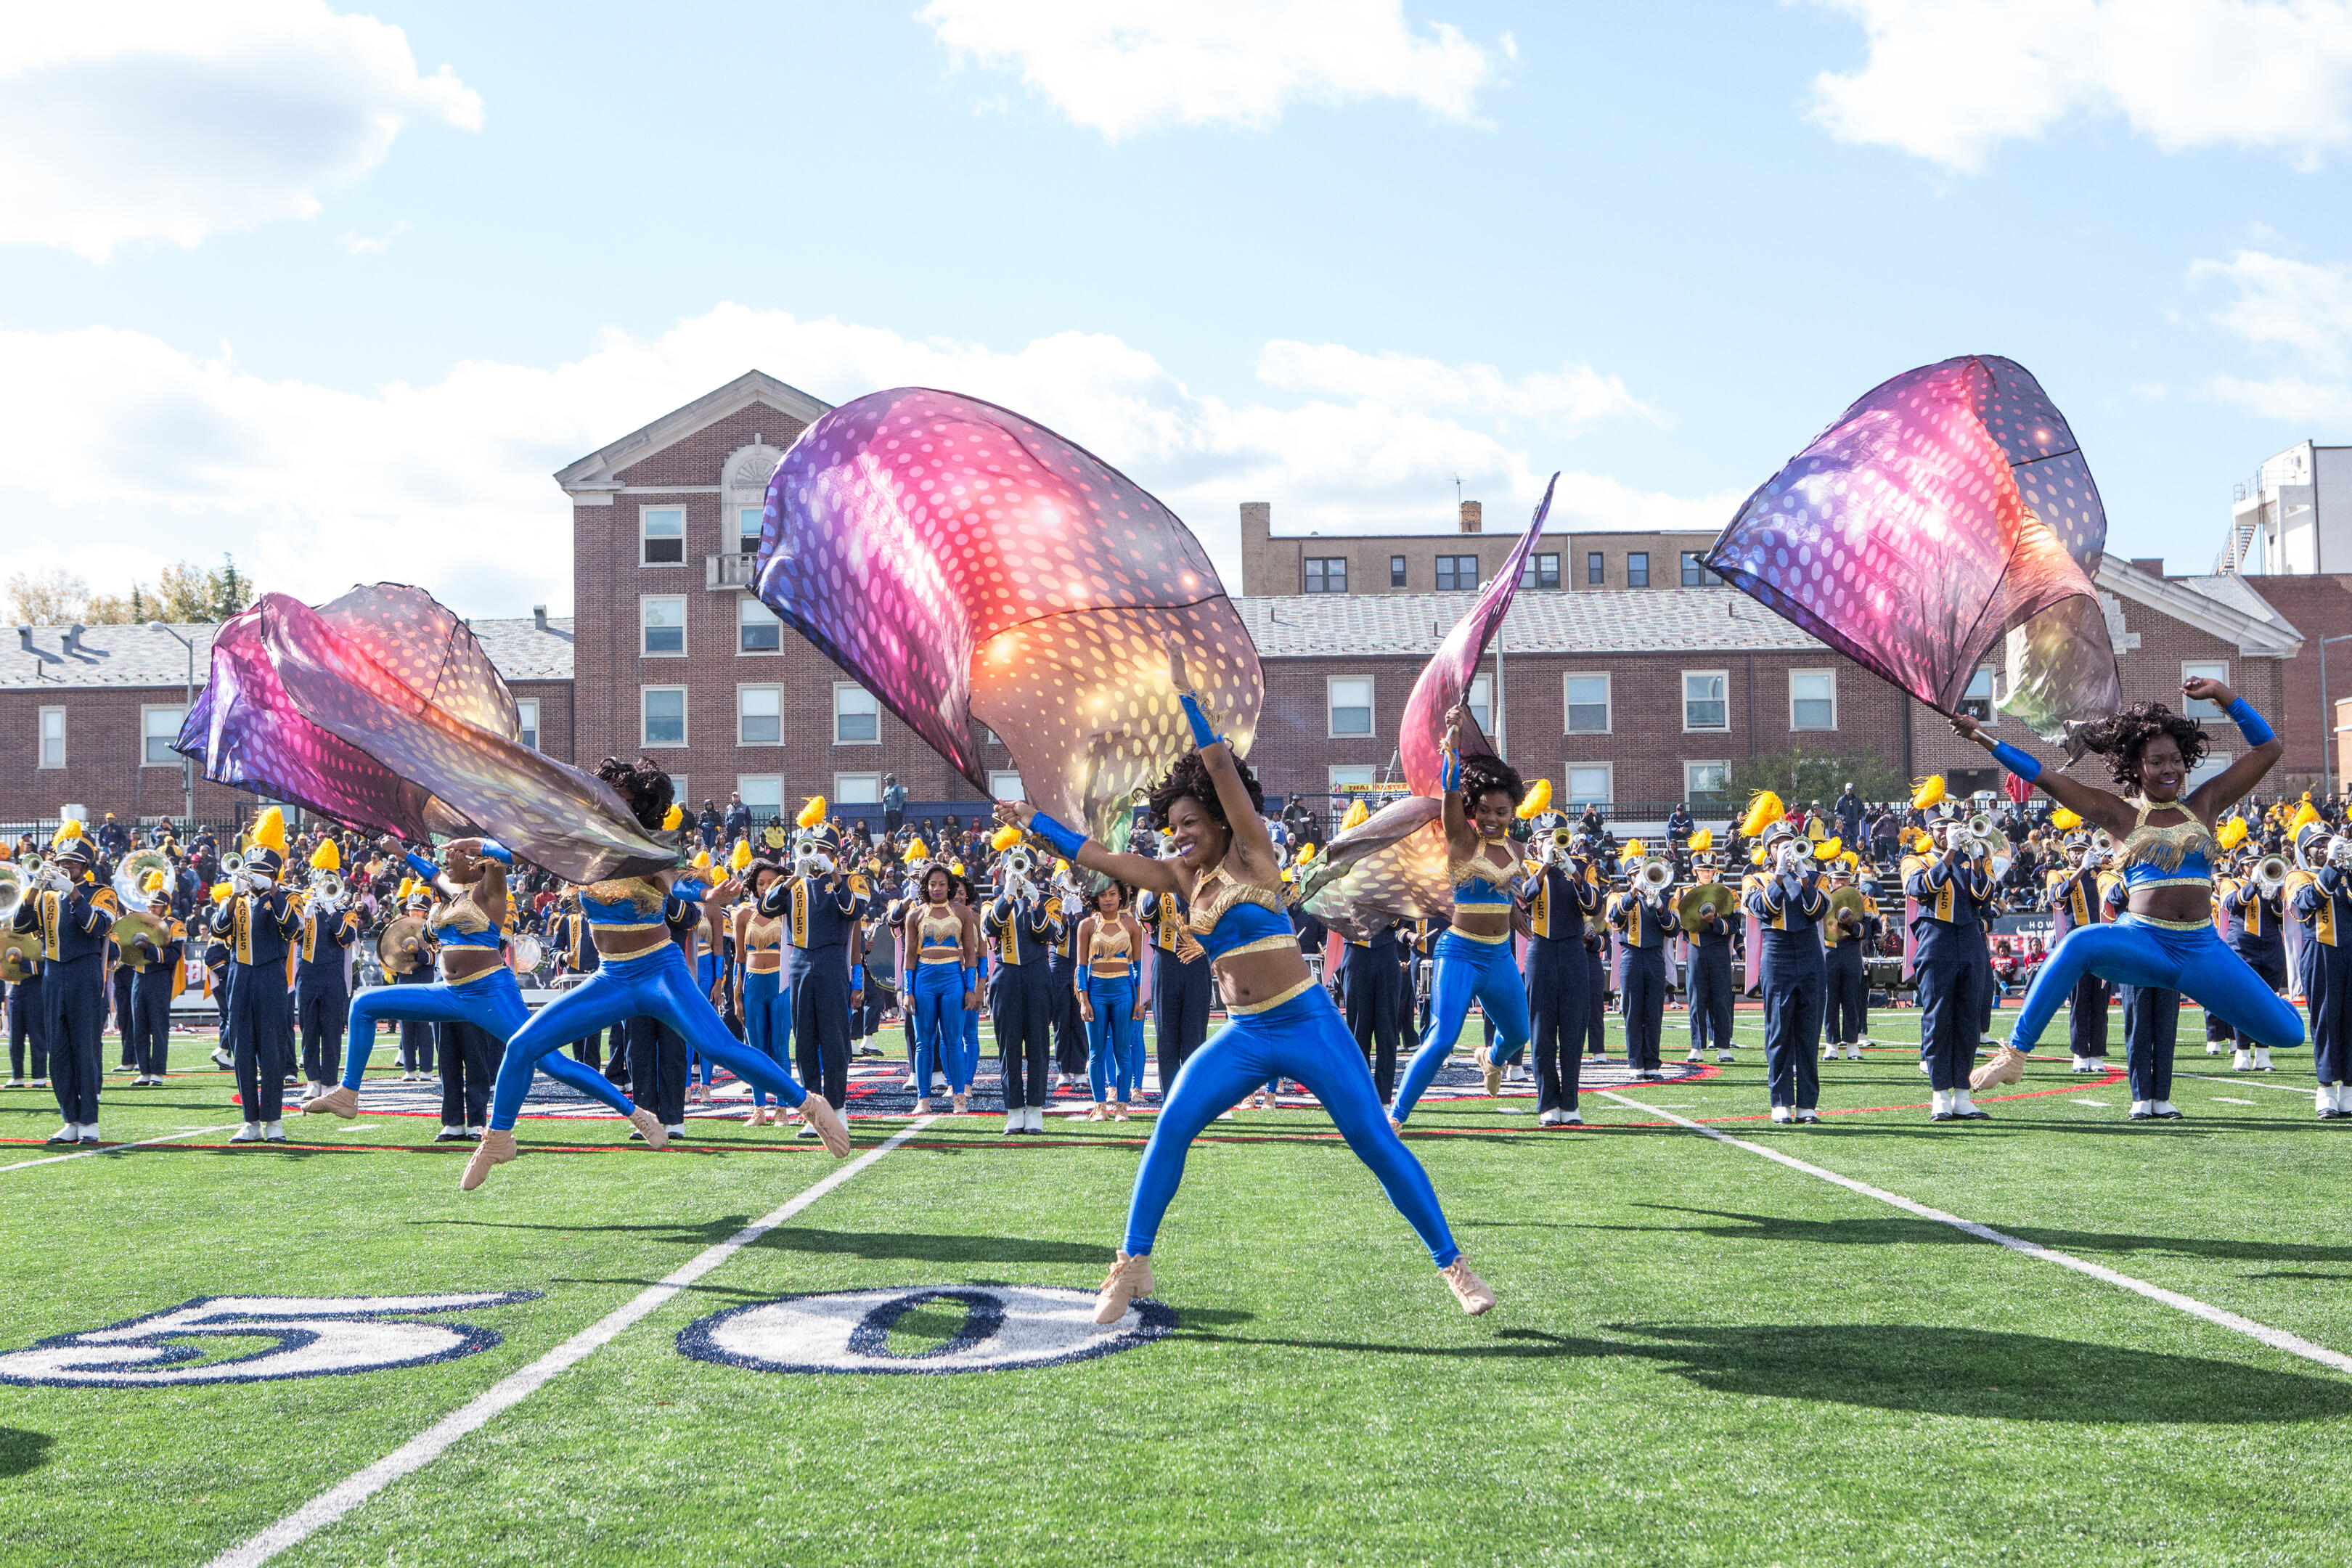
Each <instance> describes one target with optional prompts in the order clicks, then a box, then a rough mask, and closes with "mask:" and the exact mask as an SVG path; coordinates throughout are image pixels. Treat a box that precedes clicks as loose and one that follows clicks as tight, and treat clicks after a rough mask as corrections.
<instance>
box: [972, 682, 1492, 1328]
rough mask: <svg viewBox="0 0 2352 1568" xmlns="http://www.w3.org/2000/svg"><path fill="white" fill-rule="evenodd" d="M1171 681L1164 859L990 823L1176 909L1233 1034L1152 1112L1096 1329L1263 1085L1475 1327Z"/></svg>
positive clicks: (1250, 833) (1146, 1265)
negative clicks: (1172, 724)
mask: <svg viewBox="0 0 2352 1568" xmlns="http://www.w3.org/2000/svg"><path fill="white" fill-rule="evenodd" d="M1175 678H1176V688H1177V692H1178V700H1180V701H1181V704H1182V705H1183V709H1184V714H1185V717H1186V718H1187V720H1189V721H1190V722H1191V724H1192V738H1193V741H1194V742H1195V744H1194V749H1192V751H1189V752H1185V753H1184V754H1183V755H1182V756H1181V757H1180V758H1178V759H1177V762H1176V764H1175V766H1174V767H1173V768H1172V769H1171V770H1170V772H1169V773H1168V775H1167V777H1165V778H1164V779H1162V780H1161V781H1160V784H1159V785H1158V786H1157V787H1156V788H1155V789H1153V790H1152V791H1151V796H1150V813H1151V821H1152V826H1155V827H1159V828H1162V829H1164V830H1166V831H1168V832H1169V833H1171V834H1172V835H1173V836H1174V838H1175V847H1176V854H1175V857H1174V858H1172V859H1167V860H1155V859H1153V858H1150V857H1149V856H1144V855H1124V854H1114V853H1113V852H1111V851H1110V850H1108V849H1107V848H1105V847H1103V846H1101V845H1099V844H1097V843H1095V842H1094V841H1093V840H1091V839H1089V838H1087V836H1086V835H1085V834H1083V833H1081V832H1079V831H1078V830H1077V829H1076V828H1073V827H1068V826H1064V825H1063V824H1061V823H1059V822H1056V821H1055V820H1054V819H1053V818H1052V817H1050V816H1046V815H1045V814H1044V813H1043V812H1040V811H1038V810H1037V809H1036V808H1035V807H1034V806H1032V805H1029V803H1028V802H1026V801H1002V802H999V803H998V805H997V807H996V814H997V816H998V817H999V819H1001V820H1003V821H1004V822H1009V823H1013V824H1015V825H1017V826H1022V827H1025V828H1027V829H1029V830H1030V831H1032V832H1034V833H1035V834H1037V835H1038V836H1039V837H1042V838H1044V839H1045V840H1046V842H1048V843H1050V844H1051V845H1053V847H1055V850H1056V851H1057V852H1059V853H1060V854H1062V855H1065V856H1066V857H1068V858H1069V859H1070V860H1071V862H1072V863H1073V864H1076V865H1078V866H1082V867H1084V868H1086V869H1087V870H1089V871H1096V872H1099V873H1101V874H1102V875H1104V876H1107V877H1111V878H1114V879H1117V880H1118V881H1121V882H1123V883H1126V884H1127V885H1128V886H1129V887H1134V888H1140V889H1151V890H1152V891H1155V892H1158V893H1160V894H1162V895H1163V896H1165V895H1170V894H1175V895H1181V897H1182V898H1183V899H1184V900H1186V901H1187V903H1188V904H1189V905H1190V906H1191V910H1192V914H1191V921H1192V931H1193V934H1194V935H1195V936H1197V937H1198V938H1199V939H1200V942H1201V945H1202V947H1203V948H1205V949H1206V950H1207V951H1208V953H1209V956H1210V959H1211V961H1212V962H1213V963H1214V964H1215V966H1216V969H1217V973H1218V976H1219V978H1220V979H1221V980H1222V982H1223V988H1224V994H1225V999H1226V1003H1225V1005H1226V1012H1227V1014H1228V1016H1229V1018H1230V1021H1229V1022H1228V1023H1227V1024H1226V1025H1225V1026H1224V1027H1223V1028H1222V1029H1220V1030H1218V1031H1217V1033H1216V1034H1215V1035H1213V1037H1210V1039H1209V1042H1208V1043H1207V1044H1206V1045H1204V1046H1202V1047H1201V1048H1200V1049H1199V1050H1198V1051H1195V1052H1194V1053H1193V1054H1192V1057H1191V1058H1190V1059H1188V1060H1187V1061H1186V1062H1185V1063H1184V1066H1183V1068H1182V1070H1181V1071H1180V1072H1179V1073H1178V1074H1177V1075H1176V1081H1175V1083H1174V1084H1173V1085H1171V1086H1170V1088H1169V1089H1168V1090H1167V1095H1166V1099H1165V1100H1163V1101H1162V1102H1161V1105H1160V1116H1159V1119H1158V1121H1156V1122H1155V1123H1154V1124H1153V1126H1152V1130H1151V1141H1150V1143H1149V1144H1147V1145H1146V1146H1145V1148H1144V1151H1143V1163H1142V1166H1141V1168H1140V1169H1139V1170H1138V1171H1137V1173H1136V1177H1135V1192H1134V1195H1133V1197H1132V1199H1131V1200H1130V1201H1129V1207H1128V1216H1127V1236H1126V1239H1125V1241H1124V1243H1123V1244H1122V1245H1121V1247H1120V1248H1119V1251H1118V1257H1117V1258H1115V1259H1114V1260H1113V1262H1112V1264H1111V1268H1110V1275H1109V1278H1108V1279H1105V1280H1104V1281H1103V1288H1102V1292H1101V1294H1100V1295H1099V1296H1098V1297H1097V1299H1096V1302H1095V1321H1097V1322H1098V1323H1111V1322H1117V1321H1118V1319H1119V1318H1120V1316H1121V1315H1123V1314H1124V1313H1125V1312H1126V1311H1127V1309H1128V1303H1129V1301H1130V1300H1133V1299H1134V1298H1136V1297H1138V1296H1148V1295H1150V1294H1151V1291H1152V1289H1153V1283H1152V1276H1151V1244H1152V1240H1153V1238H1154V1237H1155V1236H1157V1234H1158V1233H1159V1229H1160V1216H1161V1215H1163V1214H1165V1213H1166V1212H1167V1208H1168V1205H1169V1202H1170V1200H1171V1199H1172V1198H1173V1197H1174V1196H1175V1195H1176V1187H1177V1184H1178V1183H1179V1182H1181V1180H1182V1178H1183V1174H1184V1157H1185V1153H1186V1152H1187V1151H1188V1150H1190V1148H1191V1147H1192V1140H1193V1139H1194V1138H1196V1137H1198V1136H1199V1135H1200V1133H1201V1131H1202V1129H1203V1128H1205V1127H1207V1126H1208V1124H1209V1123H1210V1121H1212V1120H1213V1119H1214V1118H1215V1117H1216V1116H1217V1115H1218V1114H1219V1113H1220V1112H1222V1111H1223V1110H1226V1109H1227V1108H1228V1107H1230V1106H1233V1105H1234V1104H1236V1103H1238V1102H1239V1101H1240V1100H1241V1099H1242V1097H1243V1096H1244V1095H1245V1094H1247V1093H1249V1092H1250V1090H1251V1089H1255V1087H1257V1086H1258V1085H1260V1084H1262V1083H1264V1082H1265V1081H1266V1079H1268V1078H1270V1077H1272V1076H1274V1075H1275V1074H1276V1073H1279V1074H1281V1075H1282V1076H1283V1077H1285V1078H1290V1079H1297V1081H1299V1082H1300V1083H1303V1084H1305V1085H1306V1086H1307V1090H1308V1092H1310V1093H1312V1094H1313V1095H1314V1096H1315V1097H1316V1099H1317V1100H1320V1101H1321V1102H1322V1105H1323V1108H1324V1110H1326V1112H1328V1114H1329V1116H1330V1118H1331V1120H1332V1121H1333V1122H1334V1123H1336V1124H1337V1125H1338V1127H1339V1133H1340V1136H1342V1137H1344V1138H1345V1139H1347V1141H1348V1146H1349V1148H1350V1149H1352V1150H1354V1151H1355V1152H1356V1155H1357V1157H1358V1158H1359V1159H1360V1160H1362V1161H1363V1162H1364V1163H1366V1164H1367V1165H1370V1167H1371V1168H1372V1173H1373V1174H1375V1175H1376V1176H1378V1177H1379V1178H1380V1182H1381V1186H1382V1187H1383V1188H1385V1189H1386V1190H1387V1192H1388V1194H1389V1200H1390V1201H1391V1203H1393V1204H1395V1205H1396V1206H1397V1208H1398V1209H1399V1211H1401V1212H1402V1214H1403V1215H1404V1216H1405V1219H1406V1221H1407V1222H1408V1223H1409V1224H1411V1225H1412V1227H1413V1230H1414V1231H1415V1232H1416V1233H1417V1234H1418V1235H1419V1236H1420V1237H1421V1239H1422V1240H1423V1242H1424V1243H1425V1244H1427V1246H1428V1247H1429V1253H1430V1257H1431V1258H1432V1260H1433V1261H1434V1262H1435V1263H1436V1265H1437V1267H1438V1269H1439V1271H1440V1273H1441V1274H1442V1275H1443V1276H1444V1280H1445V1283H1446V1285H1447V1286H1448V1288H1450V1289H1452V1290H1453V1292H1454V1299H1455V1300H1458V1301H1460V1302H1461V1303H1462V1309H1463V1310H1465V1311H1466V1312H1469V1313H1470V1314H1472V1315H1473V1316H1475V1315H1476V1314H1478V1313H1481V1312H1484V1311H1486V1310H1487V1309H1488V1308H1490V1307H1492V1306H1493V1305H1494V1304H1495V1293H1494V1292H1493V1291H1492V1290H1489V1289H1487V1288H1486V1282H1485V1281H1483V1280H1481V1279H1479V1278H1478V1276H1477V1275H1476V1274H1475V1273H1473V1272H1472V1271H1471V1268H1470V1261H1469V1259H1468V1258H1465V1257H1463V1255H1462V1249H1461V1248H1460V1247H1457V1246H1455V1245H1454V1235H1453V1232H1452V1231H1450V1230H1449V1229H1448V1228H1447V1227H1446V1224H1445V1215H1444V1212H1443V1211H1442V1210H1441V1209H1440V1208H1439V1206H1438V1203H1437V1194H1436V1191H1435V1190H1434V1189H1433V1188H1432V1187H1431V1185H1430V1184H1429V1174H1428V1173H1427V1172H1425V1171H1423V1169H1422V1167H1421V1162H1420V1161H1418V1160H1416V1159H1414V1158H1413V1156H1412V1152H1411V1151H1410V1150H1408V1149H1406V1148H1405V1146H1404V1142H1403V1141H1402V1139H1400V1138H1399V1137H1398V1136H1397V1134H1396V1131H1395V1130H1394V1129H1393V1128H1391V1127H1390V1126H1389V1125H1388V1122H1387V1118H1386V1117H1384V1116H1383V1115H1382V1114H1381V1103H1380V1101H1379V1100H1378V1099H1376V1098H1375V1097H1374V1095H1373V1094H1372V1088H1371V1079H1370V1075H1369V1074H1368V1073H1366V1072H1365V1070H1364V1058H1363V1056H1362V1053H1361V1052H1360V1051H1359V1050H1358V1049H1357V1048H1356V1041H1355V1037H1353V1036H1351V1035H1350V1034H1349V1032H1348V1026H1347V1022H1346V1020H1345V1019H1343V1018H1341V1017H1340V1016H1339V1007H1338V1006H1337V1005H1335V1004H1334V1003H1333V1002H1332V1000H1331V997H1330V994H1329V993H1328V992H1327V991H1325V990H1324V989H1323V988H1322V987H1321V986H1320V985H1318V984H1316V983H1315V977H1314V975H1313V974H1312V973H1310V972H1309V971H1308V969H1307V959H1306V956H1305V954H1304V953H1302V952H1300V950H1299V946H1298V939H1297V935H1296V934H1294V932H1293V931H1292V929H1291V924H1290V920H1289V918H1288V916H1287V915H1286V914H1285V913H1284V912H1283V911H1284V907H1285V902H1286V900H1285V898H1284V892H1285V889H1284V887H1283V883H1282V868H1281V865H1280V863H1279V862H1278V861H1277V860H1276V858H1275V849H1274V844H1273V841H1272V840H1271V838H1270V837H1268V836H1267V833H1266V829H1265V794H1264V792H1263V791H1261V790H1260V789H1259V787H1258V783H1257V780H1256V778H1255V776H1253V775H1252V773H1250V771H1249V769H1248V767H1247V766H1246V765H1245V764H1244V763H1242V762H1241V760H1240V759H1239V758H1237V757H1235V756H1234V752H1233V748H1232V747H1231V746H1230V745H1228V744H1227V743H1226V742H1225V741H1224V740H1223V737H1221V736H1220V735H1219V734H1218V733H1217V731H1216V729H1215V727H1214V726H1213V724H1211V722H1210V721H1209V717H1208V715H1207V713H1206V712H1205V711H1204V710H1202V706H1201V701H1200V699H1199V697H1198V696H1197V695H1196V694H1195V693H1194V692H1193V691H1192V689H1191V687H1190V685H1189V683H1188V682H1187V681H1186V680H1185V679H1184V677H1183V670H1182V667H1181V661H1180V662H1179V664H1178V666H1177V668H1176V671H1175ZM1496 871H1497V875H1507V874H1506V873H1503V872H1502V870H1501V868H1499V867H1498V868H1496Z"/></svg>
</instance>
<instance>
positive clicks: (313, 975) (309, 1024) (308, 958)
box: [294, 838, 374, 1097]
mask: <svg viewBox="0 0 2352 1568" xmlns="http://www.w3.org/2000/svg"><path fill="white" fill-rule="evenodd" d="M342 866H343V855H342V851H341V850H340V849H338V848H336V847H335V841H334V840H333V839H331V838H330V839H327V840H325V841H324V842H322V843H320V846H319V847H318V848H316V849H314V850H312V851H311V852H310V868H311V869H312V870H314V871H324V872H328V873H330V874H332V873H334V872H337V871H340V870H341V869H342ZM301 920H302V925H301V929H300V931H299V933H298V934H297V935H296V937H295V949H294V1018H295V1022H296V1024H297V1025H298V1026H299V1027H300V1029H301V1031H302V1077H303V1079H304V1081H305V1082H307V1083H308V1084H309V1085H310V1095H311V1096H313V1097H315V1096H318V1095H321V1094H324V1093H326V1092H327V1090H328V1089H329V1088H330V1087H331V1086H332V1085H334V1084H337V1083H340V1082H341V1081H342V1077H343V1028H344V1026H345V1025H346V1024H347V1023H349V1021H350V1018H351V1011H352V983H351V948H352V943H353V942H357V941H358V940H359V937H360V911H359V908H358V906H357V905H356V904H354V903H353V902H352V898H351V893H350V890H349V889H345V890H344V891H343V893H342V894H341V897H340V898H338V899H335V900H332V901H326V900H321V899H320V898H319V897H318V896H317V895H315V894H313V895H312V896H310V897H309V898H306V899H304V900H302V910H301ZM369 1028H370V1029H373V1028H374V1025H373V1023H371V1024H370V1025H369Z"/></svg>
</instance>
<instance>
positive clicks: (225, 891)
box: [213, 882, 230, 904]
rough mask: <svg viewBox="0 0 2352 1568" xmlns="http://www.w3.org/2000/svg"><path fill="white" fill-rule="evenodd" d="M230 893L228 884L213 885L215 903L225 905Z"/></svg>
mask: <svg viewBox="0 0 2352 1568" xmlns="http://www.w3.org/2000/svg"><path fill="white" fill-rule="evenodd" d="M229 891H230V889H229V885H228V884H227V883H226V882H215V883H214V884H213V902H215V903H216V904H225V903H226V902H228V895H229Z"/></svg>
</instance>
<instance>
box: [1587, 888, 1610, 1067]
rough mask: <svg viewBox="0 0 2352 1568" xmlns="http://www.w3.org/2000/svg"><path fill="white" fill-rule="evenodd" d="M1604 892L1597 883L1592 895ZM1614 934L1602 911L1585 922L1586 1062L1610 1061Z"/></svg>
mask: <svg viewBox="0 0 2352 1568" xmlns="http://www.w3.org/2000/svg"><path fill="white" fill-rule="evenodd" d="M1593 892H1594V893H1595V895H1596V896H1597V895H1599V894H1600V893H1601V887H1600V885H1599V884H1598V883H1597V882H1596V883H1595V884H1594V885H1593ZM1613 934H1614V933H1613V932H1612V931H1610V929H1609V922H1608V921H1606V920H1604V919H1602V918H1601V913H1600V911H1599V910H1595V911H1594V912H1593V915H1592V918H1591V920H1589V921H1585V922H1584V1059H1585V1060H1586V1061H1587V1062H1600V1061H1606V1060H1608V1059H1609V1004H1610V1002H1611V1000H1612V993H1611V991H1610V989H1609V940H1610V938H1611V937H1612V935H1613Z"/></svg>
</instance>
